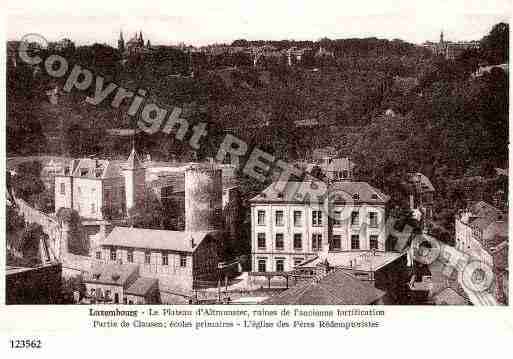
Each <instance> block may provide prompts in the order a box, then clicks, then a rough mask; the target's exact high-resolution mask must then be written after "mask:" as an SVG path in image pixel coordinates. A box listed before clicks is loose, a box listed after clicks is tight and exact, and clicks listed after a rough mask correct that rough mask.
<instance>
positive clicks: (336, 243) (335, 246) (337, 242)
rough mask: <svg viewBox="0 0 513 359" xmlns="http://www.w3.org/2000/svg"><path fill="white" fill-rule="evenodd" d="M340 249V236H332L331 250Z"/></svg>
mask: <svg viewBox="0 0 513 359" xmlns="http://www.w3.org/2000/svg"><path fill="white" fill-rule="evenodd" d="M341 247H342V244H341V239H340V235H338V234H337V235H334V236H333V243H332V249H334V250H340V249H341Z"/></svg>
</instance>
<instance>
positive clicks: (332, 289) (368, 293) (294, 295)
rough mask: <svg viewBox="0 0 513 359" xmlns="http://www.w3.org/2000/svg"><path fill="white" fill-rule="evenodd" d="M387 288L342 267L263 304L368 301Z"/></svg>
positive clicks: (371, 301) (352, 302) (350, 303)
mask: <svg viewBox="0 0 513 359" xmlns="http://www.w3.org/2000/svg"><path fill="white" fill-rule="evenodd" d="M384 295H385V292H383V291H381V290H379V289H377V288H375V287H374V286H373V285H372V284H371V283H370V282H364V281H361V280H359V279H357V278H355V277H353V276H352V275H351V274H349V273H347V272H345V271H343V270H335V271H333V272H331V273H329V274H327V275H326V276H324V277H323V278H321V279H314V280H311V281H307V282H303V283H300V284H298V285H296V286H294V287H292V288H290V289H287V290H286V291H284V292H282V293H280V294H278V295H276V296H273V297H271V298H269V299H267V300H265V301H264V302H263V303H262V304H281V305H287V304H290V305H368V304H372V303H374V302H376V301H377V300H379V299H380V298H381V297H383V296H384Z"/></svg>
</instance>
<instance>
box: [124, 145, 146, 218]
mask: <svg viewBox="0 0 513 359" xmlns="http://www.w3.org/2000/svg"><path fill="white" fill-rule="evenodd" d="M122 173H123V176H124V177H125V198H126V213H129V212H128V211H129V210H130V209H131V208H134V207H135V205H136V204H138V203H140V202H141V201H143V200H144V192H145V181H146V170H145V168H144V166H143V164H142V162H141V160H140V159H139V156H138V155H137V152H136V151H135V148H133V147H132V152H131V153H130V156H129V157H128V160H127V161H126V164H125V166H124V167H123V168H122Z"/></svg>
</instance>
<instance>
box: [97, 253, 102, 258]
mask: <svg viewBox="0 0 513 359" xmlns="http://www.w3.org/2000/svg"><path fill="white" fill-rule="evenodd" d="M96 259H102V252H100V251H97V252H96Z"/></svg>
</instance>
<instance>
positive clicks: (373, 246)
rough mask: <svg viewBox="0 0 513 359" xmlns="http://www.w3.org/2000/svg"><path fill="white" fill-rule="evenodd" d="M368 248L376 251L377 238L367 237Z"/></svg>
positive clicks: (374, 236) (373, 236)
mask: <svg viewBox="0 0 513 359" xmlns="http://www.w3.org/2000/svg"><path fill="white" fill-rule="evenodd" d="M369 247H370V249H378V236H376V235H372V236H370V237H369Z"/></svg>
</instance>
